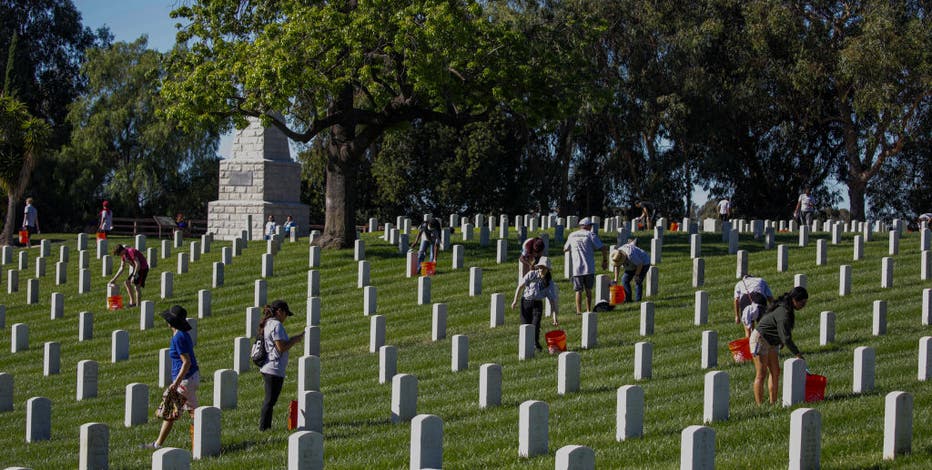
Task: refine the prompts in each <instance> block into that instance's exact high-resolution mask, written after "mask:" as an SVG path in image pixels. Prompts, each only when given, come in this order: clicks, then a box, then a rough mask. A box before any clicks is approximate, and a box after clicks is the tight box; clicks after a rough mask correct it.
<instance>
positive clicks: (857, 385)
mask: <svg viewBox="0 0 932 470" xmlns="http://www.w3.org/2000/svg"><path fill="white" fill-rule="evenodd" d="M875 365H876V353H875V352H874V348H871V347H868V346H859V347H857V348H854V383H853V384H852V392H854V393H856V394H860V393H868V392H871V391H873V390H874V366H875Z"/></svg>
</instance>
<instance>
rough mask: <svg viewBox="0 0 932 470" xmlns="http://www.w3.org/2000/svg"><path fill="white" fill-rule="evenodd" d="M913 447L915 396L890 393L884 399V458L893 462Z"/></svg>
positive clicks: (903, 393)
mask: <svg viewBox="0 0 932 470" xmlns="http://www.w3.org/2000/svg"><path fill="white" fill-rule="evenodd" d="M912 446H913V396H912V394H910V393H907V392H890V393H888V394H887V396H886V397H885V398H884V417H883V458H884V460H893V459H894V458H896V456H897V455H900V454H906V453H909V452H910V451H911V450H912Z"/></svg>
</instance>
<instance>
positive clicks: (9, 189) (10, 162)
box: [0, 94, 50, 245]
mask: <svg viewBox="0 0 932 470" xmlns="http://www.w3.org/2000/svg"><path fill="white" fill-rule="evenodd" d="M49 132H50V128H49V126H48V124H46V123H45V121H43V120H42V119H38V118H36V117H33V116H32V115H31V114H29V111H28V110H27V109H26V105H25V104H23V103H22V102H20V101H18V100H16V99H14V98H11V97H9V96H6V94H0V189H2V190H3V192H4V193H6V196H7V208H6V218H5V220H4V223H3V232H2V233H0V243H2V244H4V245H9V244H12V243H13V240H14V234H15V233H16V229H17V228H18V227H20V224H19V223H18V222H19V220H18V219H17V215H18V212H17V211H16V204H17V202H18V201H19V199H20V198H21V197H22V196H23V191H24V190H25V188H26V186H27V185H28V184H29V177H30V176H31V175H32V169H33V168H34V167H35V164H36V160H38V159H39V157H40V156H41V154H42V152H44V151H45V150H46V148H45V142H46V139H48V136H49Z"/></svg>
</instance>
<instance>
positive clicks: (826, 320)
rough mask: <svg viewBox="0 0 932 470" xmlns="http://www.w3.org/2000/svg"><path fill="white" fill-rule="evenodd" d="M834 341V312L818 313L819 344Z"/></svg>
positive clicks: (823, 344)
mask: <svg viewBox="0 0 932 470" xmlns="http://www.w3.org/2000/svg"><path fill="white" fill-rule="evenodd" d="M834 342H835V312H832V311H824V312H822V313H821V314H820V315H819V346H826V345H828V344H830V343H834Z"/></svg>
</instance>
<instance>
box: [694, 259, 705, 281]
mask: <svg viewBox="0 0 932 470" xmlns="http://www.w3.org/2000/svg"><path fill="white" fill-rule="evenodd" d="M703 285H705V260H704V259H702V258H696V259H694V260H693V284H692V286H693V288H696V289H697V288H699V287H702V286H703Z"/></svg>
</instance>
